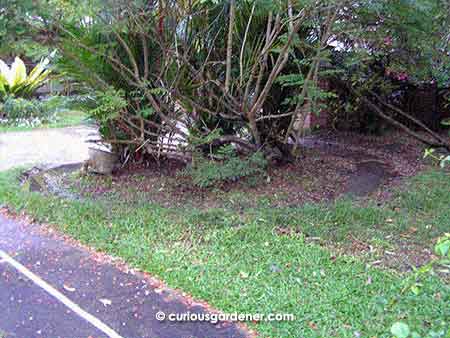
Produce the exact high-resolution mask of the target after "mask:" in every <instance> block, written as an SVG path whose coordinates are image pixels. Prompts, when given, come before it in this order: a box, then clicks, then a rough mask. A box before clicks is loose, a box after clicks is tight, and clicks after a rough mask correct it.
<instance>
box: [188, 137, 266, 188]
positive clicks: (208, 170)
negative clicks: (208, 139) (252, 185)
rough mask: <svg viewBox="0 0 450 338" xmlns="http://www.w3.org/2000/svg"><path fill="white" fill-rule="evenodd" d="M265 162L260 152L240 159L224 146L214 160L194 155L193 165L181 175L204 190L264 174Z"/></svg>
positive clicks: (230, 147) (231, 148) (228, 147)
mask: <svg viewBox="0 0 450 338" xmlns="http://www.w3.org/2000/svg"><path fill="white" fill-rule="evenodd" d="M266 165H267V161H266V159H265V158H264V155H263V154H262V153H261V152H256V153H253V154H252V155H250V156H248V157H246V158H241V157H240V156H238V154H236V152H235V150H234V149H233V147H232V146H229V145H228V146H224V147H222V148H220V149H219V150H218V152H217V156H216V158H215V159H212V158H205V157H204V156H203V155H200V154H196V156H194V161H193V164H191V165H190V166H189V167H188V168H187V169H186V170H184V171H183V175H185V176H190V177H192V181H193V183H194V184H195V185H197V186H199V187H201V188H206V187H210V186H212V185H216V184H223V183H226V182H233V181H237V180H238V179H241V178H244V177H250V176H253V177H254V176H259V175H262V174H263V173H264V171H265V170H264V169H265V167H266Z"/></svg>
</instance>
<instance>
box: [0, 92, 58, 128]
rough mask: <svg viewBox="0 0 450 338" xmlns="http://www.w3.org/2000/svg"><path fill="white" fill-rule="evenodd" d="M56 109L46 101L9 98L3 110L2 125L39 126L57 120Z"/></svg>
mask: <svg viewBox="0 0 450 338" xmlns="http://www.w3.org/2000/svg"><path fill="white" fill-rule="evenodd" d="M56 111H57V110H56V109H54V108H52V107H51V106H48V104H47V102H45V101H42V102H41V101H38V100H26V99H23V98H14V97H11V96H9V97H8V98H7V99H6V100H5V102H4V103H3V106H2V109H1V113H0V116H1V119H0V123H2V124H8V125H17V126H39V125H41V124H43V123H49V122H51V121H53V120H54V119H55V115H56Z"/></svg>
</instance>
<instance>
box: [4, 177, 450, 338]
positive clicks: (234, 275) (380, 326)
mask: <svg viewBox="0 0 450 338" xmlns="http://www.w3.org/2000/svg"><path fill="white" fill-rule="evenodd" d="M16 177H17V171H9V172H4V173H0V203H5V204H7V205H8V206H10V207H11V208H13V209H15V210H17V211H19V210H20V211H26V212H27V213H29V214H30V215H32V216H34V217H35V218H36V219H37V220H40V221H45V222H51V223H53V224H56V225H57V227H58V228H59V229H61V230H62V231H64V232H65V233H67V234H69V235H71V236H73V237H74V238H77V239H79V240H80V241H82V242H84V243H86V244H89V245H91V246H94V247H96V248H98V249H99V250H102V251H105V252H108V253H110V254H113V255H117V256H121V257H123V258H124V259H125V260H126V261H128V262H129V263H130V264H131V265H133V266H135V267H138V268H140V269H142V270H145V271H148V272H150V273H151V274H153V275H155V276H158V277H160V278H161V279H163V280H165V281H166V282H167V284H168V285H169V286H171V287H174V288H180V289H182V290H183V291H185V292H188V293H190V294H192V295H193V296H194V297H195V298H198V299H202V300H206V301H208V302H209V303H210V304H211V305H212V306H214V307H216V308H218V309H220V310H222V311H224V312H230V313H231V312H239V313H265V314H268V313H293V314H295V316H296V320H295V321H291V322H289V321H286V322H260V323H258V324H252V323H249V325H250V326H251V327H253V328H255V329H256V330H257V331H258V332H259V333H260V334H261V336H263V337H277V338H280V337H283V338H285V337H292V338H298V337H304V338H309V337H349V338H350V337H391V334H390V333H389V329H390V327H391V325H392V324H393V323H394V322H397V321H402V322H405V323H407V324H408V325H409V326H410V328H411V329H412V331H416V332H418V333H419V334H420V335H421V337H449V335H450V331H449V322H448V319H449V318H450V306H449V304H450V288H449V285H448V284H446V283H445V281H444V280H442V279H440V278H439V277H437V276H429V275H427V276H426V277H423V279H422V280H421V283H422V284H423V286H422V288H421V292H420V293H419V294H418V295H414V294H412V293H410V292H406V293H404V294H401V289H402V287H403V283H404V281H405V280H407V277H408V274H409V273H406V272H397V271H395V270H388V269H386V268H382V267H380V268H376V267H373V266H371V264H368V263H369V261H370V257H369V258H368V259H369V260H366V259H361V257H353V256H350V255H343V254H337V253H336V251H335V250H337V249H336V248H337V247H338V246H339V245H340V244H345V243H346V242H347V241H348V235H349V234H352V236H353V237H355V238H357V239H358V240H361V241H371V242H373V243H381V245H394V244H395V239H396V238H399V237H400V234H404V233H408V234H409V239H408V241H410V243H412V244H413V243H420V244H422V245H425V246H427V247H430V248H431V247H432V244H433V241H434V239H435V238H436V237H438V236H439V235H441V234H442V233H443V232H445V231H447V232H448V231H449V229H450V210H449V202H450V175H449V173H448V172H442V171H431V172H427V173H424V174H421V175H419V176H417V177H416V178H414V179H412V180H411V181H410V182H409V183H408V185H407V187H406V188H404V189H402V191H399V192H397V193H396V195H395V198H394V199H393V200H392V201H390V202H388V203H386V204H384V205H375V204H372V203H370V202H365V203H364V204H358V203H352V202H350V201H345V200H339V201H337V202H335V203H334V204H329V205H305V206H299V207H291V208H283V209H277V208H270V207H267V205H264V203H261V205H260V206H259V207H256V208H251V209H248V210H245V212H244V213H240V214H238V213H236V212H234V211H232V210H230V209H227V208H226V207H224V208H222V209H214V210H207V211H202V210H198V209H193V208H188V207H186V208H185V209H179V208H177V209H174V208H163V207H161V206H159V205H156V204H149V203H148V202H144V201H142V202H138V201H136V202H135V203H129V202H128V201H123V202H118V203H114V204H112V203H111V201H108V200H107V199H104V200H103V199H97V200H96V201H95V202H94V201H91V200H84V201H78V200H77V201H68V200H62V199H59V198H56V197H51V196H42V195H39V194H36V193H29V192H27V191H26V190H25V189H22V188H20V187H19V186H18V184H17V180H16ZM116 201H117V200H116ZM411 228H414V229H415V230H414V231H413V232H412V234H411V233H410V232H408V231H409V230H410V229H411ZM311 238H320V239H321V240H323V242H322V241H316V240H315V239H314V240H311ZM318 243H322V244H330V243H333V244H334V245H335V246H333V245H330V246H327V245H325V246H324V245H320V244H318ZM384 243H387V244H384ZM431 334H435V335H431Z"/></svg>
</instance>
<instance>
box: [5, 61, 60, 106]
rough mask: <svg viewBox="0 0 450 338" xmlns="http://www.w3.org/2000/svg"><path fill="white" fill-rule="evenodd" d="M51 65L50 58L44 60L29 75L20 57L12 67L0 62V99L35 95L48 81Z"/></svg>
mask: <svg viewBox="0 0 450 338" xmlns="http://www.w3.org/2000/svg"><path fill="white" fill-rule="evenodd" d="M53 54H54V53H52V54H51V55H50V57H51V56H53ZM49 64H50V58H48V57H47V58H44V59H42V60H41V61H40V62H39V63H38V64H37V65H36V67H34V68H33V70H32V71H31V72H30V73H29V74H28V75H27V69H26V67H25V64H24V62H23V61H22V59H20V58H19V57H16V58H15V59H14V62H13V63H12V65H11V67H9V66H8V65H7V64H6V63H5V62H4V61H3V60H0V97H2V98H3V97H5V96H11V95H12V96H18V97H26V96H30V95H31V94H33V93H34V92H35V91H36V89H38V88H39V87H40V86H42V85H43V84H44V83H45V82H46V81H47V80H48V76H49V74H50V69H49V67H48V66H49Z"/></svg>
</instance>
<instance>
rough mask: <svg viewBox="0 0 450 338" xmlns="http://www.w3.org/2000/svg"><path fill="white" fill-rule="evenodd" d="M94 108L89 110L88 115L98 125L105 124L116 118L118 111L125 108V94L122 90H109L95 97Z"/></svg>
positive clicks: (97, 93) (99, 92)
mask: <svg viewBox="0 0 450 338" xmlns="http://www.w3.org/2000/svg"><path fill="white" fill-rule="evenodd" d="M94 99H95V101H96V107H95V108H93V109H91V110H89V111H88V114H89V115H90V116H91V117H92V118H93V119H95V120H96V121H98V122H100V123H102V124H103V123H105V122H108V121H111V120H113V119H115V118H117V117H118V116H119V114H120V111H121V110H123V109H125V108H126V107H127V101H126V100H125V93H124V91H123V90H115V89H112V88H109V89H108V90H106V91H104V92H101V91H97V92H96V95H95V98H94Z"/></svg>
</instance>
